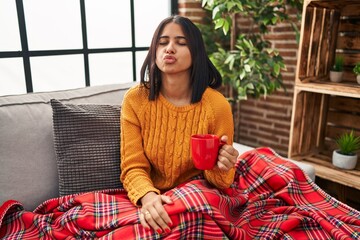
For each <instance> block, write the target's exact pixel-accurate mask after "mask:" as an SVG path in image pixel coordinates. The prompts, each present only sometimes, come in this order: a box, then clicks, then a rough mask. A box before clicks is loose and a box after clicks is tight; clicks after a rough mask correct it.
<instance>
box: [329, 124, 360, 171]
mask: <svg viewBox="0 0 360 240" xmlns="http://www.w3.org/2000/svg"><path fill="white" fill-rule="evenodd" d="M336 145H337V147H338V149H336V150H334V151H333V156H332V163H333V165H334V166H336V167H339V168H343V169H354V168H355V166H356V163H357V158H358V156H357V154H356V151H358V150H360V136H355V133H354V131H353V130H352V131H351V132H350V133H344V134H342V135H341V136H340V137H339V138H337V139H336Z"/></svg>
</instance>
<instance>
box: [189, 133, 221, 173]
mask: <svg viewBox="0 0 360 240" xmlns="http://www.w3.org/2000/svg"><path fill="white" fill-rule="evenodd" d="M224 144H225V143H224V142H221V141H220V138H219V137H218V136H216V135H213V134H195V135H192V136H191V157H192V160H193V162H194V165H195V167H196V168H197V169H200V170H210V169H213V168H214V166H215V164H216V161H217V158H218V154H219V150H220V148H221V147H222V146H223V145H224Z"/></svg>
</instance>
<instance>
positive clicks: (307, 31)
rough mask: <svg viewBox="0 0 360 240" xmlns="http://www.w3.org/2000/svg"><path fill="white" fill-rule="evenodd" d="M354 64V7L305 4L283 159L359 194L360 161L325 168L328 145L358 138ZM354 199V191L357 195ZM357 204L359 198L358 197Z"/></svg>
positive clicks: (357, 49)
mask: <svg viewBox="0 0 360 240" xmlns="http://www.w3.org/2000/svg"><path fill="white" fill-rule="evenodd" d="M335 55H342V56H343V57H344V60H345V71H346V72H345V74H344V78H343V81H342V82H340V83H332V82H330V80H329V71H330V69H331V66H332V65H333V62H334V58H335ZM356 62H360V1H358V0H356V1H355V0H344V1H341V0H305V1H304V7H303V13H302V25H301V38H300V44H299V52H298V60H297V72H296V80H295V87H294V102H293V112H292V120H291V129H290V141H289V153H288V155H289V158H292V159H295V160H299V161H304V162H307V163H310V164H311V165H313V166H314V167H315V170H316V175H317V176H318V177H320V178H322V179H326V180H329V181H332V182H335V183H339V184H340V186H342V187H343V188H342V187H340V188H339V189H338V191H339V194H338V196H341V197H340V198H341V199H340V200H342V201H345V202H346V198H347V196H346V191H344V188H345V187H350V188H354V189H358V190H360V161H358V164H357V167H356V168H355V169H354V170H351V171H346V170H342V169H338V168H336V167H334V166H333V165H332V164H331V156H332V151H333V150H334V149H335V144H334V139H335V138H336V137H338V136H339V135H340V134H341V133H343V132H345V131H349V130H350V129H353V130H355V132H356V134H357V135H360V85H359V84H358V83H357V82H356V77H355V75H354V74H353V73H352V68H353V67H354V65H355V64H356ZM359 193H360V191H359ZM358 199H359V201H360V196H358Z"/></svg>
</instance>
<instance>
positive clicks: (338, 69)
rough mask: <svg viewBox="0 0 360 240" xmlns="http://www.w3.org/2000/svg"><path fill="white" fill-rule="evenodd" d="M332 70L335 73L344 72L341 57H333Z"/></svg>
mask: <svg viewBox="0 0 360 240" xmlns="http://www.w3.org/2000/svg"><path fill="white" fill-rule="evenodd" d="M332 70H333V71H335V72H342V71H343V70H344V58H343V57H342V56H340V55H336V56H335V62H334V65H333V68H332Z"/></svg>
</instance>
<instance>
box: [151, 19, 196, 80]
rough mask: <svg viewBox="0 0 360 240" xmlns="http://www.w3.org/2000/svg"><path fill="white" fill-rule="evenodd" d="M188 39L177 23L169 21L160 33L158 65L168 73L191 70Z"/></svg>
mask: <svg viewBox="0 0 360 240" xmlns="http://www.w3.org/2000/svg"><path fill="white" fill-rule="evenodd" d="M187 43H188V42H187V39H186V38H185V35H184V33H183V31H182V29H181V26H180V25H179V24H176V23H173V22H171V23H168V24H167V25H166V26H165V27H164V29H163V32H162V33H161V34H160V37H159V39H158V44H157V48H156V65H157V67H158V68H159V69H160V71H162V72H163V73H166V74H175V73H182V72H186V71H190V67H191V64H192V60H191V53H190V50H189V47H188V45H187Z"/></svg>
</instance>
